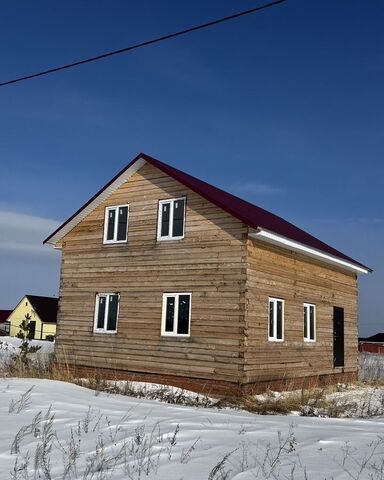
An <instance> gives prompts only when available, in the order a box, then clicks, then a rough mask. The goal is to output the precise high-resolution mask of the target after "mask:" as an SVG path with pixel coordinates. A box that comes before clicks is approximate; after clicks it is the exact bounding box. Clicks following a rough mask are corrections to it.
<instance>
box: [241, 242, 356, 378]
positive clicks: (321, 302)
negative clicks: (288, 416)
mask: <svg viewBox="0 0 384 480" xmlns="http://www.w3.org/2000/svg"><path fill="white" fill-rule="evenodd" d="M270 296H271V297H277V298H281V299H284V300H285V305H284V308H285V315H284V320H285V326H284V341H283V342H270V341H268V314H269V312H268V301H269V297H270ZM303 303H313V304H315V305H316V310H317V314H316V317H317V318H316V320H317V325H316V337H317V338H316V342H315V343H309V342H304V340H303V328H304V327H303ZM333 306H338V307H343V308H344V322H345V328H344V330H345V368H344V370H341V369H340V368H336V369H334V368H333ZM356 371H357V280H356V275H355V274H353V273H348V272H345V271H342V270H339V269H336V268H333V267H330V266H325V265H324V264H321V263H318V262H316V261H312V260H310V259H308V258H307V257H304V256H302V255H300V254H297V253H294V252H289V251H288V250H284V249H281V248H278V247H275V246H271V245H267V244H265V243H262V242H260V241H257V240H253V239H249V240H248V268H247V292H246V341H245V376H244V382H245V383H250V382H260V381H262V382H268V381H273V380H278V379H289V378H296V377H304V376H318V375H324V374H332V373H342V372H356Z"/></svg>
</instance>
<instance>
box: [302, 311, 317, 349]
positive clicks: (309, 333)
mask: <svg viewBox="0 0 384 480" xmlns="http://www.w3.org/2000/svg"><path fill="white" fill-rule="evenodd" d="M304 341H305V342H316V305H313V304H312V303H304Z"/></svg>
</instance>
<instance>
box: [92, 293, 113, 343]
mask: <svg viewBox="0 0 384 480" xmlns="http://www.w3.org/2000/svg"><path fill="white" fill-rule="evenodd" d="M111 295H117V299H118V302H117V313H116V329H115V330H107V328H106V326H107V321H108V312H109V297H110V296H111ZM100 297H105V298H106V299H107V300H106V306H105V314H104V328H97V318H98V316H99V298H100ZM119 312H120V293H117V292H110V293H97V294H96V302H95V317H94V321H93V332H94V333H104V334H107V335H114V334H116V333H117V325H118V323H119Z"/></svg>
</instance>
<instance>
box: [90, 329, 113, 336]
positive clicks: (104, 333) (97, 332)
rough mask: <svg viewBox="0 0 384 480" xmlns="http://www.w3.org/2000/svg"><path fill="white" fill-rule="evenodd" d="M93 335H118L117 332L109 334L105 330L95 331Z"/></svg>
mask: <svg viewBox="0 0 384 480" xmlns="http://www.w3.org/2000/svg"><path fill="white" fill-rule="evenodd" d="M93 333H94V334H95V335H117V330H116V331H114V332H107V331H104V330H94V331H93Z"/></svg>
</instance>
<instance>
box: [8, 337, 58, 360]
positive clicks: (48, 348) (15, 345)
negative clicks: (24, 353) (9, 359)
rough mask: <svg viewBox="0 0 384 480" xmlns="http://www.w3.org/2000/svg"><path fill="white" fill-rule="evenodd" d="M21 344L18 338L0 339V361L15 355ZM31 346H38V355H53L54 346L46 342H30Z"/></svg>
mask: <svg viewBox="0 0 384 480" xmlns="http://www.w3.org/2000/svg"><path fill="white" fill-rule="evenodd" d="M20 344H21V340H20V338H17V337H0V359H1V358H5V357H6V356H8V355H13V354H17V353H18V351H19V346H20ZM30 344H31V346H39V347H41V349H40V350H39V352H38V354H50V353H53V350H54V348H55V344H54V343H53V342H48V341H46V340H32V341H31V342H30Z"/></svg>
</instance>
